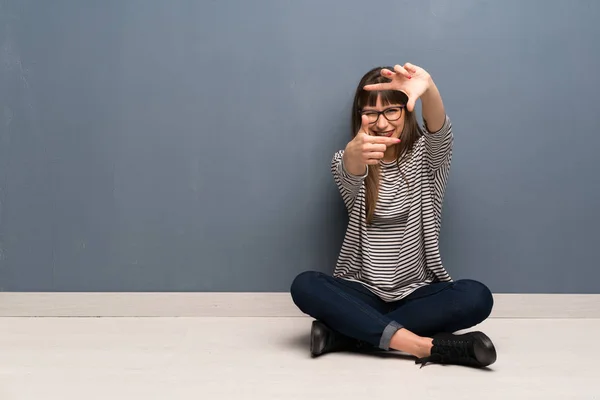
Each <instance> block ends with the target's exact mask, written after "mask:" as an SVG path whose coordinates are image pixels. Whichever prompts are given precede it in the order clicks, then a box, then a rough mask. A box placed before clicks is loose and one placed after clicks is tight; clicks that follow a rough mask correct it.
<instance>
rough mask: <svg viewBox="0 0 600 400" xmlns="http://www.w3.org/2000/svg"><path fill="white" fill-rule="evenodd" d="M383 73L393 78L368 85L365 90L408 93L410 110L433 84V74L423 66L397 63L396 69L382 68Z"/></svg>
mask: <svg viewBox="0 0 600 400" xmlns="http://www.w3.org/2000/svg"><path fill="white" fill-rule="evenodd" d="M381 75H382V76H384V77H386V78H389V79H391V80H392V81H391V82H388V83H375V84H372V85H366V86H365V87H364V89H365V90H399V91H401V92H404V93H406V95H407V96H408V103H407V104H406V107H407V108H408V111H411V112H412V111H413V110H414V109H415V104H416V102H417V100H418V99H419V97H421V95H423V93H425V92H426V91H427V89H429V87H430V85H431V76H430V75H429V73H428V72H427V71H425V70H424V69H423V68H421V67H418V66H416V65H413V64H411V63H406V64H404V66H402V65H399V64H396V65H395V66H394V71H390V70H389V69H387V68H384V69H382V70H381Z"/></svg>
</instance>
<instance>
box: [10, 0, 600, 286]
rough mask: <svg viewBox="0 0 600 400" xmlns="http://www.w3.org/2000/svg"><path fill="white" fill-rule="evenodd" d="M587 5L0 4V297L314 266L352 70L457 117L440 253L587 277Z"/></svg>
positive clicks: (277, 276)
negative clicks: (421, 92)
mask: <svg viewBox="0 0 600 400" xmlns="http://www.w3.org/2000/svg"><path fill="white" fill-rule="evenodd" d="M599 18H600V2H597V1H595V0H589V1H583V0H579V1H566V0H564V1H557V0H553V1H549V0H535V1H534V0H528V1H522V0H509V1H506V0H503V1H481V0H478V1H475V0H453V1H444V0H430V1H399V0H393V1H378V2H371V3H367V2H364V1H356V0H352V1H346V0H345V1H341V0H340V1H335V2H334V1H316V0H315V1H306V0H305V1H297V2H290V1H281V0H272V1H259V0H255V1H242V0H236V1H218V2H217V1H194V0H188V1H182V0H172V1H150V0H139V1H136V0H114V1H109V0H106V1H91V0H86V1H82V0H71V1H66V0H53V1H46V0H22V1H18V0H2V1H0V72H1V78H0V84H1V86H0V102H1V103H0V290H3V291H287V290H288V289H289V285H290V283H291V281H292V279H293V277H294V276H295V275H296V274H298V273H299V272H301V271H304V270H307V269H316V270H321V271H327V272H329V271H331V270H332V268H333V267H334V264H335V260H336V257H337V254H338V250H339V246H340V244H341V241H342V237H343V234H344V230H345V225H346V214H345V210H344V208H343V203H342V201H341V198H340V197H339V195H338V193H337V191H336V188H335V186H334V183H333V180H332V178H331V174H330V169H329V168H330V161H331V157H332V155H333V153H334V152H335V151H336V150H338V149H341V148H343V147H344V146H345V144H346V142H347V141H348V140H349V138H350V133H349V112H350V106H351V101H352V96H353V92H354V90H355V87H356V84H357V83H358V80H359V79H360V77H361V76H362V74H363V73H365V72H366V71H367V70H369V69H370V68H372V67H374V66H377V65H386V64H395V63H404V62H407V61H409V62H413V63H415V64H417V65H420V66H422V67H424V68H425V69H427V70H428V71H429V72H430V73H431V74H432V76H433V77H434V79H435V82H436V83H437V85H438V87H439V88H440V90H441V93H442V95H443V98H444V101H445V104H446V107H447V111H448V114H449V115H450V117H451V118H452V120H453V123H454V133H455V148H454V160H453V165H452V170H451V175H450V179H449V182H448V188H447V192H446V200H445V204H444V217H443V228H442V236H441V251H442V257H443V261H444V264H445V266H446V268H447V269H448V270H449V272H450V273H451V274H452V276H453V277H454V278H455V279H458V278H464V277H471V278H475V279H481V280H483V281H484V282H486V283H487V284H488V285H489V286H490V287H491V288H492V290H493V291H494V292H571V293H599V292H600V284H599V282H600V265H599V262H598V257H597V251H598V246H599V244H600V235H599V233H598V227H599V226H600V211H599V210H598V205H599V204H600V180H599V179H598V171H599V170H600V169H599V168H598V164H599V162H600V157H599V156H598V151H599V150H600V131H599V129H598V117H599V115H600V105H599V104H600V102H599V101H598V93H599V89H600V78H599V76H600V75H599V71H600V52H599V49H600V47H599V45H598V40H599V39H600V25H598V20H599Z"/></svg>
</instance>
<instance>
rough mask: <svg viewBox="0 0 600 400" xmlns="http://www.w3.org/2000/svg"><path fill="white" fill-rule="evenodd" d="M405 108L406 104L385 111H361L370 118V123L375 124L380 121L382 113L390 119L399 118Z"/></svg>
mask: <svg viewBox="0 0 600 400" xmlns="http://www.w3.org/2000/svg"><path fill="white" fill-rule="evenodd" d="M403 109H404V106H402V107H390V108H386V109H385V110H383V111H375V110H367V111H363V112H361V115H366V116H367V118H368V119H369V125H374V124H376V123H377V121H379V116H380V115H382V114H383V116H384V117H385V119H387V120H388V121H397V120H399V119H400V117H401V116H402V110H403Z"/></svg>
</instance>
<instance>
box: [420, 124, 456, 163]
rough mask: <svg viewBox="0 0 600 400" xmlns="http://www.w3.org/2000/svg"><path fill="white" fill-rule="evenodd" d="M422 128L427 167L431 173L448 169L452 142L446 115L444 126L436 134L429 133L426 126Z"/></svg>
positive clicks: (450, 129) (450, 128) (450, 126)
mask: <svg viewBox="0 0 600 400" xmlns="http://www.w3.org/2000/svg"><path fill="white" fill-rule="evenodd" d="M423 128H424V129H423V130H424V133H423V135H424V138H425V158H426V162H427V166H428V167H429V169H430V170H431V171H432V172H436V171H438V170H439V169H440V168H449V167H450V159H451V157H452V145H453V142H454V137H453V134H452V122H451V121H450V118H448V116H447V115H446V118H445V120H444V124H443V125H442V127H441V128H440V130H439V131H437V132H431V131H430V130H429V129H428V128H427V125H425V126H424V127H423Z"/></svg>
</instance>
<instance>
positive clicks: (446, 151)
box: [331, 116, 454, 302]
mask: <svg viewBox="0 0 600 400" xmlns="http://www.w3.org/2000/svg"><path fill="white" fill-rule="evenodd" d="M453 141H454V140H453V135H452V125H451V122H450V119H449V118H448V116H446V119H445V122H444V125H443V127H442V128H441V129H440V130H439V131H438V132H435V133H433V132H430V131H428V130H427V128H426V126H423V127H422V135H421V136H420V137H419V139H418V140H417V141H416V142H415V144H414V147H413V149H412V151H411V152H410V153H409V154H408V155H407V156H406V157H405V158H404V159H403V160H402V162H401V163H400V167H398V164H397V162H396V161H392V162H385V161H381V162H380V167H379V168H380V182H379V185H380V187H379V198H378V201H377V204H376V207H375V214H374V217H373V221H372V223H371V224H367V223H366V208H365V193H366V191H365V185H364V181H365V178H366V176H367V174H368V168H367V172H366V173H365V175H363V176H355V175H352V174H350V173H349V172H348V171H347V170H346V169H345V167H344V164H343V159H342V155H343V154H344V150H340V151H338V152H336V153H335V154H334V156H333V160H332V163H331V172H332V173H333V177H334V181H335V183H336V185H337V187H338V189H339V190H340V193H341V196H342V198H343V200H344V203H345V205H346V208H347V210H348V215H349V221H348V227H347V228H346V235H345V237H344V241H343V243H342V248H341V250H340V254H339V256H338V260H337V264H336V267H335V270H334V273H333V275H334V276H336V277H339V278H343V279H346V280H350V281H357V282H360V283H362V284H363V285H364V286H366V287H367V288H368V289H369V290H371V291H372V292H373V293H374V294H376V295H377V296H379V297H380V298H381V299H382V300H384V301H386V302H392V301H396V300H400V299H402V298H404V297H406V296H408V295H409V294H410V293H412V292H413V291H415V290H416V289H418V288H420V287H422V286H424V285H427V284H429V283H433V282H439V281H442V282H448V281H452V278H451V277H450V275H449V274H448V273H447V272H446V270H445V269H444V267H443V265H442V260H441V255H440V251H439V233H440V225H441V212H442V203H443V198H444V192H445V189H446V182H447V180H448V174H449V171H450V164H451V160H452V145H453ZM398 168H400V170H401V171H402V173H403V174H404V177H405V178H406V179H407V180H408V181H409V183H410V189H409V187H408V186H407V185H406V183H405V182H404V179H403V177H402V175H401V174H400V171H399V169H398Z"/></svg>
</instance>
